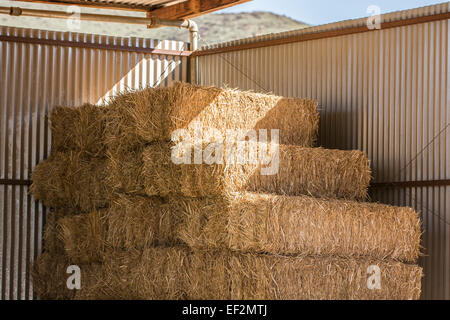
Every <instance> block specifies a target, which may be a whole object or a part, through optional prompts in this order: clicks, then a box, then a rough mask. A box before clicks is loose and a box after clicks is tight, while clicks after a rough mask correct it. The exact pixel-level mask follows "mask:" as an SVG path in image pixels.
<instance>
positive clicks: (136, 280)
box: [75, 248, 189, 300]
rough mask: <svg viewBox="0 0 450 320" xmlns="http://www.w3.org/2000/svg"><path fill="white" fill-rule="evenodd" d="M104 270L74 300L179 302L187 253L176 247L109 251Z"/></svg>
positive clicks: (186, 267) (184, 294)
mask: <svg viewBox="0 0 450 320" xmlns="http://www.w3.org/2000/svg"><path fill="white" fill-rule="evenodd" d="M104 261H105V262H104V263H103V266H102V271H101V272H99V273H97V277H96V279H95V278H94V277H92V276H88V278H89V279H95V280H94V281H91V282H90V283H87V285H86V286H85V287H84V288H83V290H81V291H79V292H77V294H76V296H75V299H79V300H86V299H105V300H106V299H118V300H142V299H147V300H148V299H151V300H161V299H164V300H180V299H185V298H186V293H185V291H184V286H183V281H184V279H186V270H187V269H188V262H189V260H188V252H187V251H184V250H178V249H177V248H164V249H163V250H161V249H158V248H151V249H148V250H144V251H138V250H128V251H109V252H108V253H107V254H106V257H105V259H104Z"/></svg>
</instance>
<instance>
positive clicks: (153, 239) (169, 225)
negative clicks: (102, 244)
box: [107, 195, 181, 250]
mask: <svg viewBox="0 0 450 320" xmlns="http://www.w3.org/2000/svg"><path fill="white" fill-rule="evenodd" d="M169 210H170V208H169V205H168V203H167V201H166V200H165V199H161V198H157V197H152V198H148V197H142V196H133V197H128V196H125V195H120V196H118V197H117V198H116V199H114V201H113V203H112V204H111V208H110V209H109V210H108V221H107V222H108V234H107V242H108V245H109V246H111V247H113V248H122V249H125V250H132V249H143V248H148V247H150V246H154V245H168V244H174V243H175V242H176V231H177V225H178V224H179V223H180V221H181V218H180V217H179V216H178V215H177V213H176V212H170V211H169Z"/></svg>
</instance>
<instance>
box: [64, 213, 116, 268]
mask: <svg viewBox="0 0 450 320" xmlns="http://www.w3.org/2000/svg"><path fill="white" fill-rule="evenodd" d="M107 219H108V211H107V210H96V211H93V212H91V213H89V214H81V215H76V216H70V217H63V218H61V219H59V220H58V223H57V232H58V238H59V240H60V241H61V242H62V243H63V244H64V250H65V254H66V255H67V257H68V259H69V260H70V261H71V262H74V263H77V264H87V263H91V262H101V260H102V253H103V252H104V250H105V247H106V241H105V239H106V235H107V231H108V229H107V228H108V224H107V222H106V220H107Z"/></svg>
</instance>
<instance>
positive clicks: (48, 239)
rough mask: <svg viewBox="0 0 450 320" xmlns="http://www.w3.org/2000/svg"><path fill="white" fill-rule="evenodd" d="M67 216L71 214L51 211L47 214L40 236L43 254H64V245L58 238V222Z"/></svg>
mask: <svg viewBox="0 0 450 320" xmlns="http://www.w3.org/2000/svg"><path fill="white" fill-rule="evenodd" d="M69 214H72V213H67V212H65V211H63V210H62V211H61V210H51V211H50V212H48V213H47V215H46V218H45V226H44V230H43V236H42V240H43V241H42V242H43V247H44V252H47V253H50V254H52V255H53V254H64V243H63V242H62V241H61V240H60V239H59V237H58V220H59V219H61V218H63V217H64V216H66V215H69Z"/></svg>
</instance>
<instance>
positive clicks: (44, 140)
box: [0, 27, 187, 300]
mask: <svg viewBox="0 0 450 320" xmlns="http://www.w3.org/2000/svg"><path fill="white" fill-rule="evenodd" d="M22 38H26V39H34V40H36V39H39V40H38V41H35V42H32V43H23V42H20V41H21V39H22ZM7 39H9V40H7ZM22 40H23V39H22ZM46 40H52V41H53V40H55V41H61V45H54V44H43V43H44V42H46ZM39 42H40V43H39ZM47 43H48V42H47ZM80 44H81V46H80ZM88 45H90V46H91V48H83V47H82V46H88ZM96 45H99V47H101V49H96V48H93V47H95V46H96ZM77 46H78V47H77ZM185 46H186V44H184V43H182V42H175V41H162V42H161V41H153V40H150V39H124V38H114V37H105V36H93V35H85V34H72V33H57V32H49V31H37V30H29V29H17V28H7V27H0V180H3V184H0V278H1V280H0V292H1V296H0V300H6V299H32V298H33V291H32V284H31V282H30V265H31V263H32V261H33V259H34V258H35V257H36V256H37V255H38V254H39V253H40V252H41V239H42V225H43V223H44V220H45V213H46V209H45V208H44V207H43V206H42V205H41V204H40V203H39V202H37V201H35V200H34V199H33V198H32V197H31V196H30V195H29V194H28V187H27V185H26V180H27V179H29V177H30V172H31V171H32V170H33V168H34V166H35V165H36V164H37V163H38V162H39V161H41V160H42V159H44V158H46V157H47V156H48V154H49V151H50V144H51V136H50V130H49V124H48V121H47V114H48V112H49V111H51V110H52V108H54V106H55V105H67V106H76V105H80V104H81V103H84V102H91V103H97V102H98V101H99V100H101V99H102V98H104V97H107V96H109V95H110V94H111V93H114V92H116V91H117V90H120V89H123V88H125V87H129V88H137V87H140V86H147V85H150V86H155V85H168V83H169V82H171V81H174V80H177V81H186V80H187V78H186V77H187V57H186V56H177V53H176V52H175V51H177V50H179V51H183V50H187V48H185ZM119 47H121V48H122V49H120V48H119ZM123 48H125V50H123ZM151 48H158V49H161V50H175V51H174V52H172V53H170V54H152V53H145V52H146V50H145V49H149V50H148V51H149V52H150V51H151V50H150V49H151ZM133 51H136V52H133ZM160 52H164V51H160ZM6 179H10V180H14V181H11V182H9V184H6V183H7V182H6V181H5V180H6ZM18 180H19V181H18ZM21 181H22V182H21ZM17 183H23V185H17ZM12 184H15V185H12Z"/></svg>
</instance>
